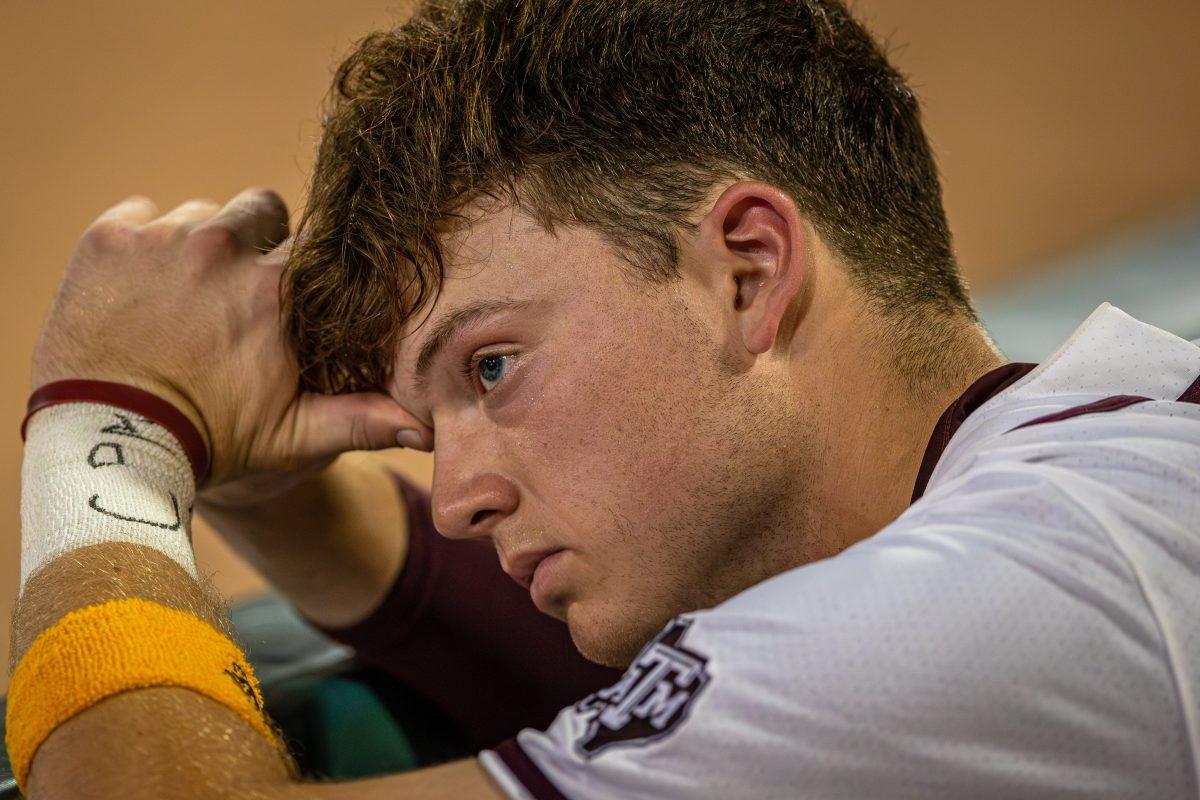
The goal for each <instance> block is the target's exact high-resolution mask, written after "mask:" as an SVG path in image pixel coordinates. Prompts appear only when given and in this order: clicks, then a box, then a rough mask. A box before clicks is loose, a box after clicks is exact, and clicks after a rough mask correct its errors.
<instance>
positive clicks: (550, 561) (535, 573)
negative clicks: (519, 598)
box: [500, 547, 567, 613]
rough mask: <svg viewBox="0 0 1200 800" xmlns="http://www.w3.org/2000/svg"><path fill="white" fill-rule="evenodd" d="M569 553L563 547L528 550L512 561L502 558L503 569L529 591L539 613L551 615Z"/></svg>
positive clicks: (517, 555)
mask: <svg viewBox="0 0 1200 800" xmlns="http://www.w3.org/2000/svg"><path fill="white" fill-rule="evenodd" d="M566 553H567V551H566V550H565V549H564V548H561V547H550V548H545V549H541V550H527V551H524V552H520V553H517V554H515V555H514V556H513V557H512V558H511V559H509V558H505V557H503V556H502V557H501V559H500V563H501V567H502V568H503V569H504V571H505V572H506V573H508V575H509V577H511V578H512V579H513V580H515V581H516V582H517V583H519V584H521V585H522V586H524V587H525V588H526V589H528V590H529V595H530V598H531V599H532V600H533V604H534V605H535V606H537V608H538V610H539V611H542V612H544V613H550V607H551V605H552V598H553V597H554V596H555V594H556V586H558V585H559V584H560V583H561V579H560V577H559V574H560V573H561V564H562V561H563V557H564V556H565V555H566Z"/></svg>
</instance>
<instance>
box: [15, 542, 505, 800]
mask: <svg viewBox="0 0 1200 800" xmlns="http://www.w3.org/2000/svg"><path fill="white" fill-rule="evenodd" d="M123 597H141V598H145V599H149V600H154V601H155V602H158V603H161V604H163V605H168V606H172V607H175V608H180V609H183V610H186V611H189V612H190V613H193V614H195V615H196V616H198V617H200V618H201V619H204V620H205V621H206V622H209V623H210V624H212V625H214V626H215V627H218V628H220V629H223V630H224V629H227V618H226V616H225V612H224V607H223V604H222V603H221V601H220V599H219V598H218V597H217V596H216V595H215V594H213V593H211V592H210V591H209V590H207V589H205V588H203V587H201V586H200V585H199V584H197V583H196V582H195V581H194V580H193V579H192V578H191V577H190V576H188V575H187V574H186V573H185V572H184V571H183V569H182V568H180V567H179V565H178V564H176V563H175V562H173V561H172V560H171V559H169V558H167V557H166V556H164V555H162V554H161V553H158V552H156V551H154V550H151V549H148V548H145V547H141V546H138V545H129V544H116V543H112V544H102V545H96V546H93V547H87V548H83V549H81V550H77V551H74V552H72V553H71V554H70V555H68V556H64V557H61V558H59V559H56V560H55V561H53V562H51V563H50V564H49V565H47V566H46V567H45V568H44V569H42V570H41V571H40V572H39V573H38V574H37V575H35V576H34V577H33V578H31V579H30V581H29V583H28V584H27V586H26V590H25V592H24V593H23V594H22V596H21V599H20V602H19V604H18V608H17V611H16V614H15V616H14V624H13V631H14V637H13V639H14V654H15V656H16V657H17V658H18V659H19V658H20V656H21V655H23V654H24V652H25V650H27V649H28V647H29V645H30V644H31V643H32V641H33V640H34V638H36V636H37V634H38V633H40V632H41V631H42V630H45V629H47V628H49V627H50V626H52V625H54V624H55V623H56V622H58V620H60V619H61V618H62V617H63V616H64V615H65V614H67V613H68V612H70V611H73V610H75V609H77V608H83V607H85V606H88V605H92V604H95V603H99V602H103V601H105V600H110V599H114V598H123ZM27 794H28V796H29V797H30V798H31V800H40V799H42V798H68V797H69V798H72V800H86V798H105V799H106V800H107V799H108V798H116V797H121V798H132V799H133V800H136V799H137V798H143V797H145V798H161V797H171V798H178V800H189V798H196V800H199V799H200V798H206V799H207V798H247V799H249V800H274V798H279V800H285V799H290V800H318V799H323V798H329V800H335V799H336V798H347V800H349V799H350V798H353V799H354V800H374V799H375V798H380V800H382V798H389V800H392V799H394V798H404V797H412V798H429V799H430V800H437V799H438V798H446V799H447V800H448V799H449V798H456V797H477V798H487V797H492V798H495V797H500V796H501V795H500V794H499V792H498V791H497V790H496V789H495V788H494V787H493V786H492V785H491V784H490V782H489V780H488V779H487V778H486V776H485V775H484V774H483V773H482V771H481V770H480V768H479V767H478V765H477V764H476V762H474V761H473V760H471V761H464V762H457V763H455V764H450V765H446V766H444V767H440V768H438V769H435V770H426V771H422V772H420V773H413V774H411V775H403V776H395V777H390V778H382V779H377V780H371V781H363V782H357V783H345V784H315V783H300V782H298V781H296V780H295V777H294V775H293V773H292V770H291V768H290V764H289V762H288V759H287V757H286V755H285V754H283V753H281V752H280V751H278V750H277V749H276V748H274V747H273V746H272V745H271V744H270V743H269V742H268V741H267V739H265V738H264V737H263V736H262V735H261V734H260V733H259V732H258V731H256V730H254V729H253V728H252V727H251V726H250V725H249V724H248V723H247V722H246V721H245V720H243V719H242V718H241V717H239V716H238V715H237V714H235V713H234V712H232V711H231V710H229V709H228V708H226V707H224V706H222V705H220V704H218V703H216V702H214V701H213V700H210V699H209V698H207V697H204V696H202V695H200V694H197V693H195V692H192V691H190V690H187V689H180V688H155V689H141V690H136V691H129V692H124V693H122V694H118V695H114V696H111V697H109V698H107V699H105V700H104V701H102V702H100V703H98V704H96V705H94V706H92V707H91V708H89V709H88V710H86V711H84V712H83V713H81V714H79V715H77V716H75V717H74V718H72V719H71V720H69V721H68V722H66V723H64V724H63V725H61V726H60V727H59V728H58V729H56V730H55V731H54V733H52V734H51V735H50V737H49V738H48V739H46V741H45V743H44V744H43V745H42V746H41V747H40V748H39V750H38V753H37V756H36V758H35V759H34V762H33V767H32V769H31V771H30V774H29V779H28V782H27Z"/></svg>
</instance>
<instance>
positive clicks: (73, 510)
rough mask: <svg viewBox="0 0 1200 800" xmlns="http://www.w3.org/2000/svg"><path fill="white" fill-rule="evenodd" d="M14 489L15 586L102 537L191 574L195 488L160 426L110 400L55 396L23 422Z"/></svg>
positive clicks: (180, 449)
mask: <svg viewBox="0 0 1200 800" xmlns="http://www.w3.org/2000/svg"><path fill="white" fill-rule="evenodd" d="M27 423H28V424H27V426H26V430H25V433H26V442H25V456H24V462H23V465H22V475H21V479H22V481H21V482H22V495H21V529H22V533H21V583H22V586H24V584H25V582H26V580H28V578H29V576H30V575H32V574H33V573H34V572H36V571H37V570H38V569H40V568H41V567H42V566H44V565H46V564H47V563H49V562H50V561H52V560H53V559H55V558H57V557H59V556H61V555H64V554H66V553H68V552H70V551H73V550H76V549H79V548H82V547H88V546H91V545H97V544H102V543H106V542H124V543H130V544H137V545H142V546H146V547H150V548H152V549H155V550H158V551H160V552H162V553H164V554H165V555H167V556H169V557H170V558H171V559H173V560H174V561H175V562H176V563H178V564H179V565H180V566H182V567H183V568H184V569H185V570H186V571H187V572H188V574H189V575H191V576H192V577H193V578H194V577H196V575H197V570H196V563H195V557H194V555H193V553H192V548H191V536H190V530H191V513H192V506H193V503H194V500H195V491H196V484H195V479H194V477H193V471H192V467H191V465H190V463H189V460H188V458H187V455H186V454H185V451H184V449H183V447H182V445H181V444H180V442H179V441H178V440H177V439H176V438H175V437H174V436H173V435H172V434H171V433H170V432H169V431H168V430H167V429H166V428H164V427H162V426H161V425H159V424H157V423H155V422H153V421H151V420H150V419H148V418H146V417H143V416H140V415H138V414H136V413H133V412H130V411H126V410H124V409H122V408H117V407H114V406H110V405H105V404H101V403H94V402H61V403H56V404H54V405H52V406H48V407H44V408H42V409H40V410H39V411H38V413H36V414H34V415H33V416H32V417H31V418H29V419H28V420H27Z"/></svg>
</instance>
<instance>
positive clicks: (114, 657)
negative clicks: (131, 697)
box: [5, 600, 279, 787]
mask: <svg viewBox="0 0 1200 800" xmlns="http://www.w3.org/2000/svg"><path fill="white" fill-rule="evenodd" d="M152 686H177V687H180V688H184V689H191V690H192V691H194V692H199V693H200V694H202V695H204V696H205V697H209V698H211V699H213V700H215V701H217V702H218V703H221V704H222V705H224V706H227V707H228V708H230V709H232V710H233V711H234V712H235V713H236V714H237V715H238V716H240V717H241V718H242V719H244V720H246V721H247V722H248V723H250V725H251V726H252V727H253V728H254V729H255V730H257V731H259V732H260V733H262V734H263V735H264V736H266V737H267V738H268V739H270V740H271V742H272V744H275V745H276V746H278V745H279V738H278V735H277V733H276V731H275V729H274V728H273V727H272V726H271V723H270V721H269V720H268V719H267V717H266V715H265V714H264V713H263V703H262V693H261V692H260V690H259V687H258V680H257V679H256V678H255V677H254V673H253V671H252V670H251V668H250V665H249V663H247V662H246V657H245V655H244V654H243V653H242V651H241V649H239V648H238V646H237V645H235V644H234V643H233V642H231V641H230V640H229V639H228V637H226V636H225V635H224V634H222V633H221V632H220V631H218V630H217V629H216V628H214V627H213V626H211V625H209V624H208V623H207V622H204V621H203V620H201V619H200V618H199V617H197V616H195V615H193V614H189V613H187V612H186V611H180V610H178V609H174V608H168V607H167V606H163V605H160V604H158V603H152V602H150V601H148V600H110V601H108V602H106V603H101V604H99V605H94V606H88V607H87V608H82V609H79V610H77V611H72V612H71V613H70V614H67V615H66V616H65V617H63V618H62V619H61V620H59V621H58V622H57V623H56V624H55V625H54V626H53V627H50V628H47V629H46V630H44V631H42V633H41V634H40V635H39V636H38V637H37V639H36V640H35V641H34V643H33V646H32V647H30V648H29V650H28V651H27V652H26V653H25V656H24V657H23V658H22V659H21V663H20V664H18V665H17V669H16V670H15V671H14V672H13V675H12V682H11V683H10V684H9V689H8V719H7V728H8V730H7V733H6V736H5V744H7V746H8V755H9V759H10V760H11V761H12V768H13V774H14V775H15V776H16V778H17V783H18V785H20V786H22V787H23V786H24V785H25V779H26V777H28V775H29V766H30V764H31V763H32V762H33V757H34V755H35V754H36V753H37V749H38V748H39V747H40V746H41V744H42V742H44V741H45V740H46V737H48V736H49V735H50V734H51V733H52V732H53V731H54V729H55V728H57V727H58V726H59V725H62V724H63V723H64V722H66V721H67V720H69V719H71V718H72V717H74V716H75V715H76V714H79V713H80V712H81V711H84V710H85V709H87V708H89V707H90V706H93V705H95V704H96V703H98V702H99V701H101V700H103V699H104V698H105V697H108V696H110V695H114V694H117V693H119V692H124V691H129V690H131V689H145V688H149V687H152Z"/></svg>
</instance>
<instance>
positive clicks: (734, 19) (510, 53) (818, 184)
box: [282, 0, 974, 392]
mask: <svg viewBox="0 0 1200 800" xmlns="http://www.w3.org/2000/svg"><path fill="white" fill-rule="evenodd" d="M738 177H747V178H754V179H758V180H762V181H766V182H769V183H772V184H774V185H776V186H779V187H781V188H782V189H784V190H785V191H787V192H788V193H789V194H790V195H791V196H792V197H793V198H794V199H795V201H796V203H797V205H798V206H799V207H800V208H801V209H802V210H803V211H804V212H805V213H806V214H807V215H808V216H809V217H810V219H811V221H812V223H813V225H814V226H815V227H816V229H817V230H818V231H819V232H820V234H821V235H822V237H823V238H824V239H825V240H826V241H827V243H828V244H829V245H830V246H831V247H832V248H833V249H834V250H835V251H836V252H837V253H838V254H839V255H840V256H841V258H842V261H843V262H844V263H845V265H846V268H847V270H848V272H849V274H850V275H851V277H852V279H853V280H854V282H855V283H856V285H858V286H860V287H863V288H865V289H866V291H867V293H868V296H869V297H871V298H872V299H873V300H876V301H878V302H877V307H878V308H879V309H881V310H882V311H883V314H884V316H885V317H888V318H891V319H893V320H895V321H896V324H897V326H898V327H897V330H899V331H901V332H902V331H904V330H911V329H912V327H913V319H914V318H916V317H918V316H919V315H920V312H921V311H923V310H929V311H933V312H936V313H939V314H941V315H943V316H945V315H946V314H952V315H958V314H965V315H967V316H968V317H971V318H973V316H974V315H973V312H972V310H971V307H970V303H969V301H968V299H967V295H966V290H965V287H964V285H963V282H962V280H961V278H960V276H959V274H958V270H957V267H956V265H955V262H954V256H953V251H952V248H951V242H950V233H949V230H948V227H947V224H946V217H945V212H944V211H943V208H942V201H941V186H940V183H939V180H938V173H937V168H936V166H935V164H934V160H933V157H932V154H931V152H930V148H929V144H928V142H927V140H926V138H925V134H924V131H923V130H922V127H921V120H920V108H919V105H918V102H917V99H916V97H915V96H914V94H913V92H912V91H911V90H910V89H909V88H908V86H907V85H906V83H905V81H904V78H903V77H902V76H901V75H900V74H899V73H898V72H897V71H896V70H895V69H894V68H893V67H892V66H891V65H890V64H889V63H888V61H887V58H886V56H885V54H884V52H883V50H882V49H881V48H880V46H879V45H878V44H877V43H876V42H875V41H874V40H873V39H872V38H871V36H870V35H869V34H868V32H867V31H866V30H865V29H864V28H863V27H862V26H861V25H860V24H859V23H858V22H856V21H855V20H854V19H853V17H852V16H851V14H850V12H849V11H848V10H847V9H846V7H845V6H844V5H843V4H842V3H840V2H836V0H754V1H753V2H728V0H458V1H457V2H447V1H445V0H442V1H439V2H428V3H426V4H425V5H423V6H422V7H421V8H420V10H419V11H418V12H417V13H416V15H415V16H414V17H412V18H411V19H410V20H409V21H408V22H407V23H405V24H404V25H402V26H400V27H399V28H397V29H395V30H391V31H385V32H377V33H373V34H371V35H369V36H367V37H366V38H365V39H363V40H362V41H361V42H359V43H358V45H357V46H356V48H355V49H354V50H353V52H352V53H350V55H349V56H348V57H347V58H346V59H345V61H344V62H343V63H342V64H341V65H340V66H339V67H338V69H337V73H336V78H335V81H334V86H333V90H332V92H331V94H330V99H329V101H328V110H327V113H326V116H325V122H324V135H323V138H322V140H321V143H320V147H319V150H318V154H317V161H316V166H315V169H314V172H313V175H312V179H311V185H310V195H309V198H308V202H307V204H306V210H305V213H304V215H303V217H302V219H301V222H300V225H299V228H298V234H297V242H298V243H297V245H296V246H295V248H294V249H293V251H292V253H291V255H290V258H289V261H288V265H287V269H286V272H285V276H284V283H283V287H282V289H283V293H284V314H285V317H286V322H287V326H288V330H289V334H290V336H291V338H292V343H293V345H294V347H295V349H296V352H297V355H298V356H299V358H300V364H301V373H302V376H303V381H304V384H305V386H306V387H307V388H313V389H318V390H322V391H332V392H341V391H351V390H358V389H364V388H380V387H382V386H384V385H385V384H386V382H387V380H388V379H389V377H390V372H391V365H392V362H393V358H394V355H395V348H396V347H397V345H398V344H399V340H398V337H399V332H400V330H401V327H402V325H403V324H404V322H405V321H406V320H407V319H408V318H409V317H410V316H411V315H412V314H414V313H417V312H418V311H420V310H421V309H423V308H425V307H426V306H428V304H429V303H430V302H431V301H432V300H433V299H434V298H435V297H436V294H437V292H438V290H439V288H440V286H441V281H442V279H443V274H444V272H443V270H444V264H443V257H442V251H441V249H440V247H439V238H441V237H444V235H445V234H446V233H447V232H448V231H449V230H451V229H452V227H453V226H454V225H455V224H456V223H457V222H458V221H459V220H460V217H459V215H458V213H457V212H458V211H460V210H461V209H462V208H463V206H464V205H465V204H466V203H468V202H470V201H471V200H474V199H477V198H479V197H480V196H490V197H494V198H496V199H498V200H501V201H504V202H508V203H514V204H517V205H519V206H520V207H521V208H522V209H523V210H525V211H527V212H529V213H530V214H531V215H532V216H533V217H534V218H535V219H537V220H538V221H539V222H540V223H541V224H542V225H543V226H545V227H546V228H547V230H553V227H554V226H555V225H556V224H564V225H569V224H580V225H584V226H588V227H590V228H592V229H594V230H596V231H598V232H600V233H601V234H602V235H603V236H604V237H606V239H607V240H608V241H609V242H611V244H612V245H613V246H614V248H615V251H616V252H617V253H619V254H620V255H621V256H622V257H623V259H624V261H625V262H626V263H627V264H628V267H629V269H630V270H632V271H634V272H635V273H637V274H639V275H642V276H644V277H645V278H646V279H647V280H651V281H664V280H669V279H671V277H672V276H674V275H675V274H676V255H677V254H676V248H677V241H678V238H677V237H678V235H679V233H680V230H681V229H682V228H683V226H685V225H686V221H687V219H688V217H689V215H690V214H691V213H692V212H694V210H695V209H696V207H697V205H698V204H699V203H700V202H701V200H702V199H703V198H704V197H705V196H706V195H707V193H708V192H709V191H710V190H711V189H712V188H713V186H714V185H715V184H716V183H717V182H718V181H722V180H727V179H730V178H738Z"/></svg>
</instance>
